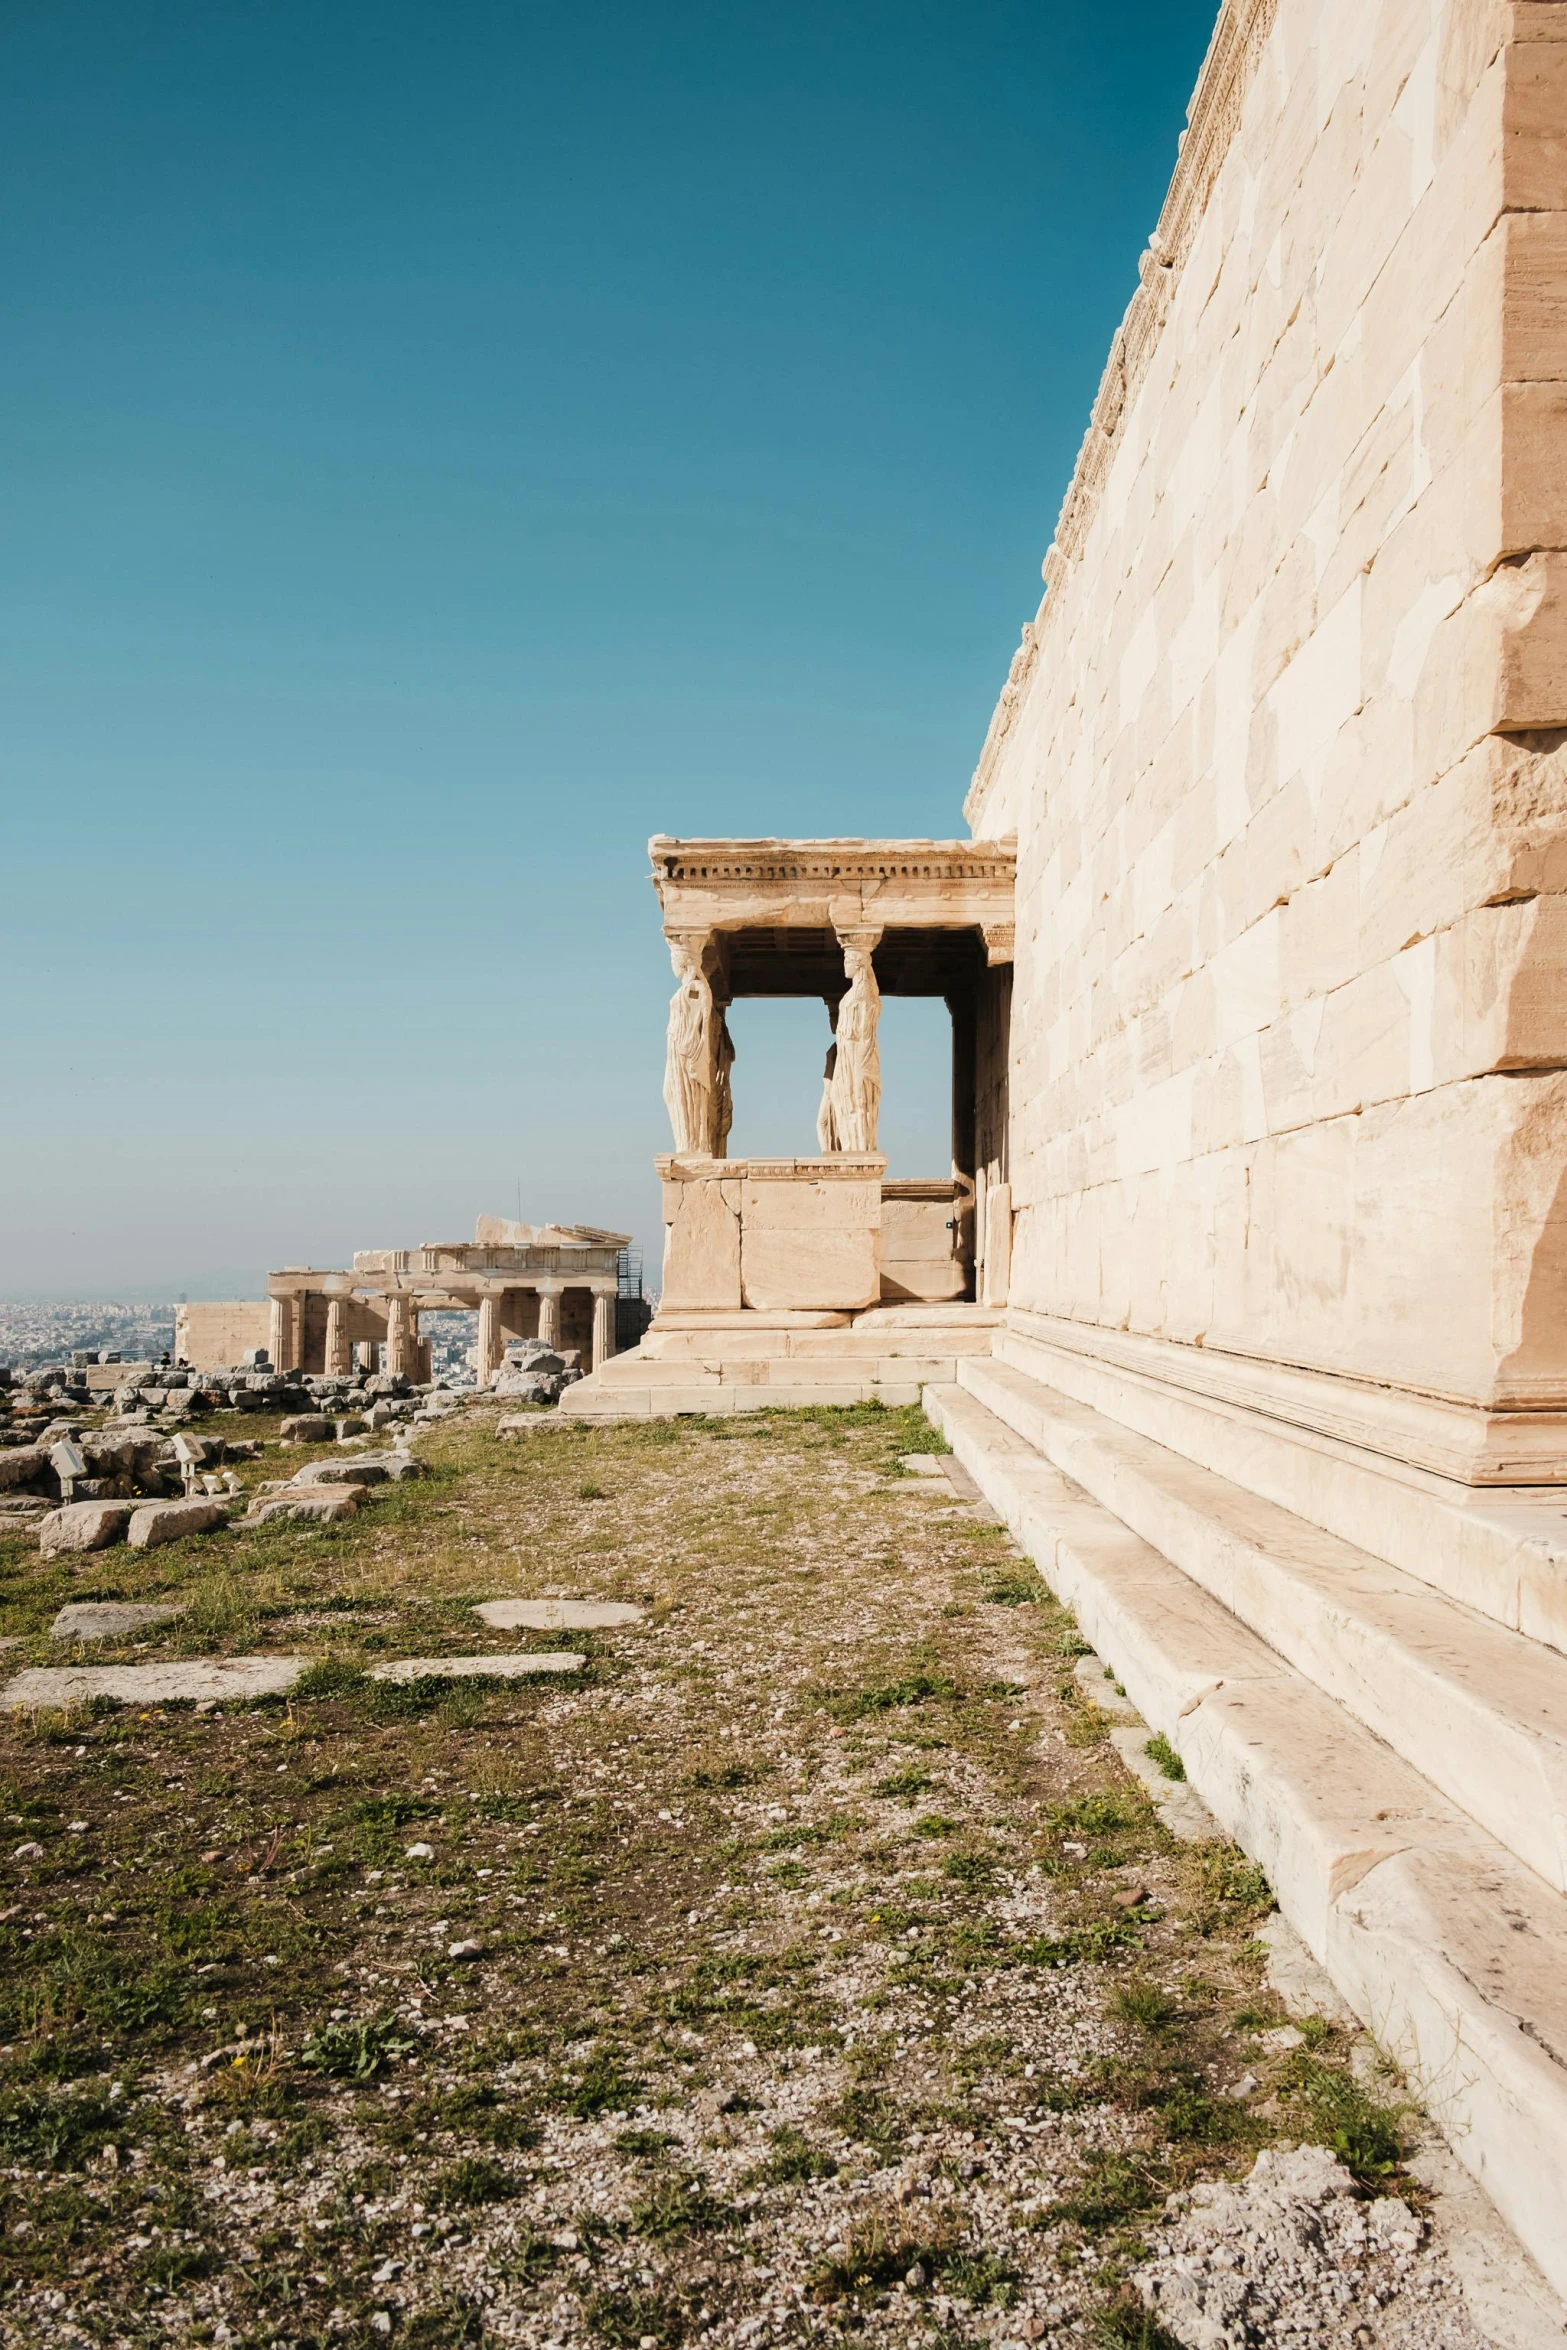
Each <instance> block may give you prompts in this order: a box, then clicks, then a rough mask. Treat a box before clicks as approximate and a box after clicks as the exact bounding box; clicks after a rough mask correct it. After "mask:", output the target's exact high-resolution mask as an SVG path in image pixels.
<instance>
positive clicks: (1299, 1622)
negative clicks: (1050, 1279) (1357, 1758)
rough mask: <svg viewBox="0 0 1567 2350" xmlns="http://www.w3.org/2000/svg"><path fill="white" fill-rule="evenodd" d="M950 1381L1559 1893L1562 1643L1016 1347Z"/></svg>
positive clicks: (1566, 1883) (1566, 1726)
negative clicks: (1182, 1442)
mask: <svg viewBox="0 0 1567 2350" xmlns="http://www.w3.org/2000/svg"><path fill="white" fill-rule="evenodd" d="M958 1375H959V1380H960V1382H961V1383H962V1385H963V1386H964V1387H965V1388H966V1389H968V1391H969V1392H970V1393H971V1394H973V1395H975V1396H976V1397H977V1398H978V1399H979V1401H980V1402H981V1403H983V1404H984V1405H985V1406H986V1407H987V1408H988V1409H989V1410H990V1411H991V1412H992V1413H993V1414H994V1415H995V1416H996V1417H997V1418H998V1419H1000V1420H1002V1421H1004V1422H1005V1423H1006V1425H1007V1426H1009V1427H1010V1428H1012V1429H1013V1430H1014V1432H1015V1433H1016V1434H1017V1435H1019V1436H1021V1437H1023V1438H1024V1439H1025V1440H1026V1441H1027V1442H1028V1443H1029V1444H1030V1445H1031V1446H1033V1448H1034V1449H1035V1450H1036V1451H1037V1452H1038V1453H1040V1454H1041V1455H1042V1456H1043V1457H1044V1458H1045V1459H1046V1460H1048V1461H1049V1462H1050V1463H1051V1464H1052V1465H1053V1466H1054V1467H1055V1468H1056V1469H1058V1470H1060V1471H1061V1472H1062V1473H1063V1474H1064V1475H1066V1476H1069V1477H1071V1478H1073V1479H1074V1480H1075V1481H1076V1482H1077V1483H1078V1484H1079V1485H1081V1486H1082V1487H1083V1488H1084V1490H1085V1491H1086V1492H1088V1493H1089V1494H1091V1495H1092V1496H1093V1498H1094V1500H1095V1501H1097V1502H1098V1503H1100V1504H1101V1506H1102V1507H1104V1508H1105V1509H1108V1510H1111V1511H1113V1512H1114V1514H1115V1516H1116V1517H1117V1518H1119V1519H1120V1520H1121V1522H1122V1523H1123V1524H1124V1525H1126V1526H1128V1527H1130V1528H1131V1530H1132V1531H1133V1532H1134V1533H1136V1534H1139V1535H1141V1536H1142V1538H1143V1539H1144V1541H1146V1542H1149V1543H1152V1544H1153V1545H1154V1547H1155V1548H1156V1549H1157V1550H1158V1551H1160V1552H1161V1553H1162V1554H1163V1555H1164V1557H1165V1558H1167V1559H1168V1560H1170V1561H1171V1562H1172V1563H1173V1564H1174V1565H1175V1566H1177V1567H1179V1568H1180V1569H1181V1571H1182V1572H1183V1573H1184V1574H1186V1575H1188V1576H1190V1578H1191V1579H1192V1581H1193V1582H1194V1583H1196V1584H1198V1585H1200V1586H1201V1588H1202V1589H1203V1590H1204V1591H1206V1592H1207V1593H1208V1594H1209V1595H1210V1597H1212V1598H1213V1599H1216V1600H1217V1601H1219V1603H1220V1604H1221V1605H1222V1606H1223V1607H1224V1608H1226V1609H1227V1610H1228V1611H1229V1612H1230V1614H1231V1615H1233V1616H1235V1617H1237V1618H1238V1619H1239V1620H1240V1621H1241V1622H1242V1623H1244V1624H1246V1625H1249V1626H1250V1628H1251V1630H1252V1631H1254V1632H1256V1633H1258V1634H1259V1635H1260V1636H1261V1638H1262V1639H1264V1640H1265V1641H1267V1643H1268V1644H1269V1646H1270V1647H1271V1648H1273V1649H1275V1650H1276V1651H1277V1652H1278V1654H1279V1655H1280V1656H1281V1657H1283V1658H1284V1659H1285V1660H1286V1661H1287V1662H1288V1663H1290V1664H1291V1665H1293V1666H1294V1667H1295V1669H1296V1670H1297V1671H1298V1672H1300V1673H1303V1674H1304V1675H1305V1677H1306V1678H1307V1679H1308V1680H1310V1681H1313V1682H1315V1684H1316V1685H1317V1687H1318V1688H1319V1689H1321V1690H1323V1691H1324V1692H1325V1693H1326V1694H1327V1695H1328V1696H1329V1697H1332V1698H1334V1699H1336V1700H1337V1702H1338V1703H1339V1704H1340V1705H1342V1706H1344V1707H1345V1708H1347V1710H1348V1711H1349V1712H1350V1713H1351V1714H1353V1715H1354V1716H1355V1718H1356V1719H1357V1720H1358V1721H1360V1722H1362V1723H1363V1724H1364V1725H1365V1727H1366V1728H1367V1729H1368V1730H1371V1731H1373V1732H1374V1733H1375V1735H1376V1736H1377V1737H1379V1738H1382V1739H1385V1740H1386V1742H1387V1744H1388V1745H1389V1746H1390V1747H1391V1748H1392V1749H1393V1750H1394V1752H1395V1753H1397V1754H1400V1755H1402V1756H1403V1758H1404V1759H1405V1761H1406V1762H1409V1763H1412V1764H1413V1765H1414V1767H1415V1769H1416V1770H1418V1771H1420V1772H1421V1773H1422V1774H1423V1775H1424V1776H1425V1777H1426V1778H1428V1779H1429V1780H1430V1781H1431V1782H1432V1784H1433V1786H1436V1787H1439V1788H1440V1789H1441V1791H1442V1792H1443V1794H1444V1795H1446V1796H1448V1797H1449V1798H1450V1799H1451V1800H1452V1801H1453V1802H1454V1803H1456V1804H1458V1805H1460V1806H1461V1807H1462V1808H1463V1809H1464V1810H1465V1811H1467V1812H1470V1813H1471V1814H1472V1815H1473V1816H1474V1818H1475V1819H1476V1820H1478V1821H1479V1822H1480V1823H1481V1825H1482V1826H1483V1827H1486V1828H1488V1829H1489V1830H1490V1831H1491V1833H1492V1834H1493V1835H1494V1836H1496V1837H1497V1838H1499V1839H1500V1841H1501V1842H1502V1843H1503V1844H1505V1845H1506V1846H1507V1847H1508V1849H1509V1850H1510V1851H1511V1852H1513V1853H1514V1854H1516V1855H1517V1857H1518V1858H1519V1859H1520V1860H1522V1861H1525V1862H1527V1863H1528V1865H1529V1866H1530V1867H1531V1868H1534V1869H1537V1870H1538V1871H1539V1873H1540V1875H1541V1876H1542V1877H1544V1878H1545V1879H1546V1881H1547V1883H1549V1884H1551V1885H1553V1886H1554V1887H1555V1888H1556V1890H1557V1891H1558V1892H1562V1891H1567V1657H1563V1656H1562V1655H1560V1654H1559V1653H1558V1652H1557V1651H1556V1650H1555V1649H1550V1648H1546V1647H1543V1646H1542V1645H1541V1644H1540V1643H1539V1642H1538V1641H1534V1640H1527V1639H1525V1638H1524V1637H1523V1635H1522V1634H1521V1633H1518V1632H1512V1631H1509V1630H1508V1629H1507V1628H1506V1627H1505V1626H1504V1625H1501V1624H1498V1623H1495V1622H1494V1621H1493V1620H1492V1619H1491V1618H1490V1617H1488V1616H1484V1615H1480V1614H1477V1613H1476V1612H1475V1610H1474V1609H1472V1608H1468V1607H1465V1606H1463V1605H1461V1604H1460V1603H1459V1602H1458V1601H1455V1600H1452V1599H1449V1598H1447V1597H1446V1596H1445V1595H1444V1594H1443V1593H1442V1592H1439V1591H1435V1590H1433V1589H1432V1588H1431V1586H1430V1585H1429V1584H1426V1583H1422V1582H1420V1581H1418V1580H1417V1579H1416V1578H1415V1577H1414V1576H1412V1575H1407V1574H1405V1573H1404V1572H1403V1570H1402V1569H1401V1568H1399V1567H1395V1566H1391V1565H1389V1563H1388V1562H1387V1561H1386V1560H1385V1559H1379V1558H1375V1557H1373V1556H1372V1555H1371V1553H1370V1552H1369V1551H1364V1550H1359V1549H1357V1548H1356V1547H1355V1546H1354V1545H1353V1544H1352V1543H1348V1542H1345V1541H1343V1540H1341V1539H1340V1537H1338V1536H1337V1535H1334V1534H1329V1533H1326V1532H1324V1530H1323V1529H1322V1528H1321V1527H1320V1526H1315V1525H1312V1524H1311V1523H1309V1522H1308V1521H1307V1520H1306V1519H1304V1518H1300V1517H1297V1516H1296V1515H1294V1513H1293V1512H1291V1511H1289V1510H1285V1509H1281V1508H1280V1507H1279V1506H1278V1504H1277V1503H1275V1502H1271V1501H1267V1500H1264V1499H1263V1498H1261V1497H1260V1496H1259V1495H1257V1494H1254V1493H1248V1492H1247V1491H1245V1490H1244V1488H1242V1487H1241V1486H1238V1485H1233V1484H1231V1483H1230V1482H1229V1481H1228V1480H1227V1479H1225V1478H1223V1477H1219V1476H1216V1475H1215V1474H1214V1473H1213V1471H1212V1470H1209V1469H1204V1468H1201V1467H1199V1466H1197V1464H1196V1463H1194V1462H1192V1461H1190V1460H1187V1459H1186V1458H1184V1457H1183V1456H1182V1455H1181V1454H1179V1453H1175V1452H1171V1451H1170V1450H1169V1449H1168V1448H1167V1447H1166V1446H1164V1445H1161V1444H1155V1443H1154V1442H1152V1440H1151V1439H1150V1438H1148V1437H1145V1436H1139V1435H1137V1434H1135V1433H1134V1432H1133V1431H1132V1430H1130V1429H1127V1428H1123V1427H1121V1426H1120V1425H1119V1424H1118V1423H1117V1422H1116V1421H1114V1420H1110V1419H1107V1418H1106V1417H1105V1416H1104V1415H1103V1414H1102V1413H1099V1412H1096V1411H1094V1410H1092V1409H1091V1408H1090V1407H1089V1406H1088V1405H1086V1404H1081V1403H1077V1402H1075V1401H1074V1400H1073V1399H1072V1398H1071V1397H1069V1396H1065V1395H1062V1394H1060V1393H1059V1392H1058V1391H1057V1390H1056V1389H1054V1388H1051V1387H1047V1386H1045V1385H1044V1384H1043V1383H1042V1382H1041V1381H1040V1380H1038V1379H1035V1378H1032V1377H1030V1376H1029V1375H1028V1374H1027V1373H1026V1372H1023V1371H1020V1370H1018V1369H1017V1367H1016V1366H1015V1365H1014V1364H1012V1363H1006V1362H999V1363H998V1362H979V1363H964V1364H962V1365H960V1366H959V1374H958Z"/></svg>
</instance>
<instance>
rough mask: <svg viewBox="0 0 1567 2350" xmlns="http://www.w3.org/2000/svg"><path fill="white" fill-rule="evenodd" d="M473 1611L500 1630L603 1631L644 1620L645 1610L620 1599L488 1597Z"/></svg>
mask: <svg viewBox="0 0 1567 2350" xmlns="http://www.w3.org/2000/svg"><path fill="white" fill-rule="evenodd" d="M473 1612H474V1614H475V1615H476V1616H482V1617H483V1618H484V1620H485V1622H486V1623H487V1624H493V1625H494V1626H495V1629H496V1631H497V1632H599V1631H608V1630H609V1629H610V1627H611V1626H612V1625H614V1624H640V1623H641V1621H642V1617H643V1612H644V1611H643V1610H642V1609H641V1608H639V1607H628V1606H627V1605H626V1603H625V1602H624V1601H623V1600H618V1599H485V1600H481V1601H480V1603H479V1605H478V1606H477V1607H476V1608H475V1609H474V1611H473Z"/></svg>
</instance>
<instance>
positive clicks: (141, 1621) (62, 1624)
mask: <svg viewBox="0 0 1567 2350" xmlns="http://www.w3.org/2000/svg"><path fill="white" fill-rule="evenodd" d="M184 1613H185V1610H184V1608H183V1607H182V1606H171V1607H158V1606H155V1605H152V1604H151V1603H145V1604H144V1603H143V1602H141V1601H139V1600H119V1599H80V1600H74V1601H73V1602H72V1603H71V1605H70V1606H69V1607H63V1608H61V1610H60V1612H59V1614H58V1615H57V1616H56V1617H55V1619H54V1622H53V1623H52V1624H51V1625H50V1627H49V1637H50V1639H51V1640H118V1639H119V1638H120V1637H121V1635H122V1634H123V1633H126V1632H145V1631H146V1630H147V1629H148V1627H149V1626H150V1625H152V1624H172V1623H173V1621H174V1619H175V1617H176V1616H182V1615H184Z"/></svg>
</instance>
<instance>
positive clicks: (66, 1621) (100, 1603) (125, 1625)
mask: <svg viewBox="0 0 1567 2350" xmlns="http://www.w3.org/2000/svg"><path fill="white" fill-rule="evenodd" d="M89 1506H91V1505H89ZM126 1515H127V1517H128V1516H129V1515H130V1512H129V1510H128V1509H127V1511H126ZM184 1613H185V1610H184V1608H183V1607H182V1606H179V1605H173V1606H155V1605H143V1604H142V1603H140V1602H138V1601H131V1600H118V1599H95V1600H77V1601H73V1602H72V1604H71V1605H70V1606H69V1607H63V1608H61V1610H60V1612H59V1614H58V1615H57V1616H56V1617H55V1619H54V1622H53V1623H52V1624H51V1625H50V1627H49V1637H50V1639H51V1640H118V1639H119V1638H121V1636H122V1635H123V1634H124V1633H126V1632H145V1631H147V1630H148V1629H149V1628H150V1627H151V1626H152V1625H154V1624H171V1623H172V1622H173V1621H174V1618H175V1617H176V1616H182V1615H184Z"/></svg>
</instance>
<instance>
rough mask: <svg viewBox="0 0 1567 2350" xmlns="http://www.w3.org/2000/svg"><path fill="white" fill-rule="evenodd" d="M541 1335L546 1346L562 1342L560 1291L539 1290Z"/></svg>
mask: <svg viewBox="0 0 1567 2350" xmlns="http://www.w3.org/2000/svg"><path fill="white" fill-rule="evenodd" d="M539 1337H540V1339H541V1340H542V1341H543V1343H544V1344H545V1345H546V1346H558V1345H559V1344H560V1291H559V1290H558V1289H545V1288H543V1287H542V1286H541V1288H540V1290H539Z"/></svg>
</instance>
